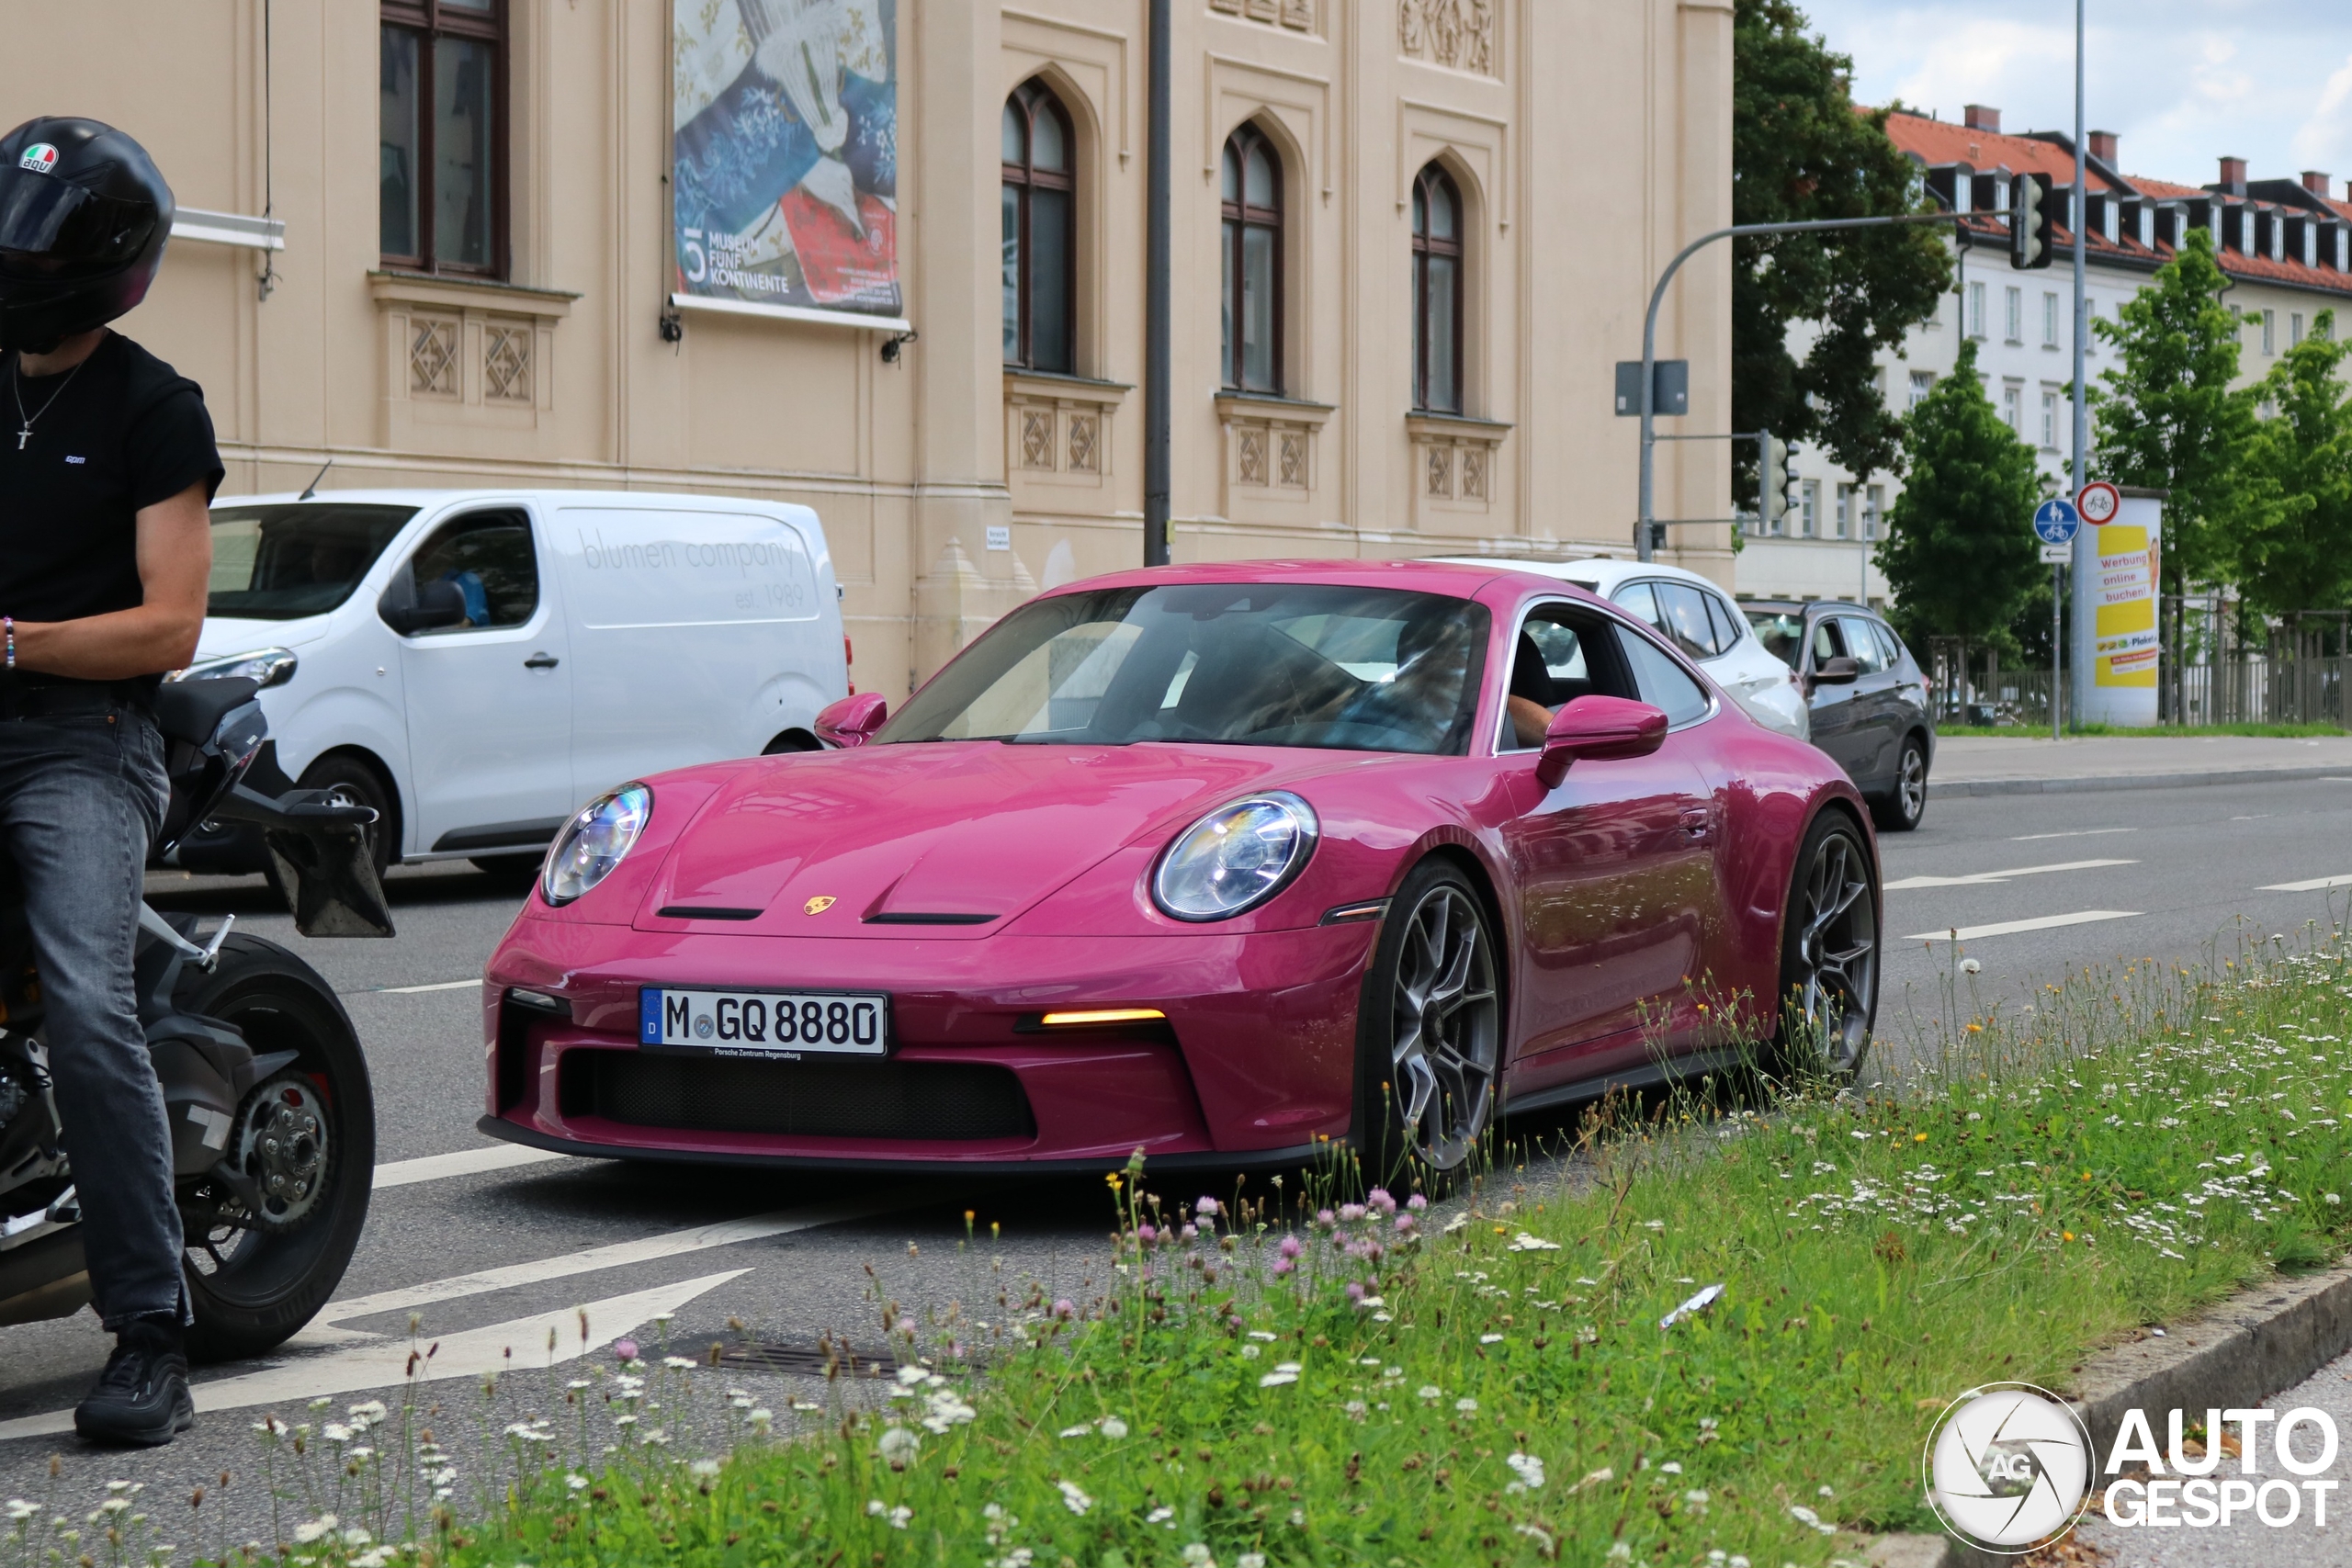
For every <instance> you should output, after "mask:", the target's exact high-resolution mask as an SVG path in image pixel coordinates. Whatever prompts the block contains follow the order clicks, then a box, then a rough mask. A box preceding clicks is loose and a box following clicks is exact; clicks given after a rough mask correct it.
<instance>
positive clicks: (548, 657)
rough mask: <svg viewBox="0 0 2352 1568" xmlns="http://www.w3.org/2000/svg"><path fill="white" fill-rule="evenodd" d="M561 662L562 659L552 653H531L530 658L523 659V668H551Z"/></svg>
mask: <svg viewBox="0 0 2352 1568" xmlns="http://www.w3.org/2000/svg"><path fill="white" fill-rule="evenodd" d="M562 662H563V660H560V659H558V658H557V657H556V656H555V655H554V654H552V653H535V654H533V655H531V657H530V658H528V659H526V660H523V668H524V669H526V670H552V669H554V668H555V667H556V666H557V665H559V664H560V663H562Z"/></svg>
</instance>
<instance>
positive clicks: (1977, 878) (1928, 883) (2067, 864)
mask: <svg viewBox="0 0 2352 1568" xmlns="http://www.w3.org/2000/svg"><path fill="white" fill-rule="evenodd" d="M2138 864H2139V862H2138V861H2136V860H2070V861H2062V862H2060V863H2058V864H2056V865H2020V866H2016V867H2013V868H2011V869H2010V870H2007V871H1980V872H1977V873H1975V874H1973V875H1969V876H1906V877H1905V878H1904V879H1903V880H1902V881H1900V882H1890V883H1888V884H1886V885H1885V886H1884V887H1883V888H1882V889H1880V891H1882V892H1885V893H1899V892H1901V891H1903V890H1904V889H1905V888H1911V887H1979V886H1990V885H1992V884H1994V883H2000V882H2007V880H2008V879H2009V878H2010V877H2012V876H2041V875H2043V874H2046V873H2049V872H2053V871H2097V870H2098V869H2099V868H2100V867H2102V866H2109V865H2138Z"/></svg>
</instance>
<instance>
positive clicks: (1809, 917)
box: [1773, 811, 1879, 1083]
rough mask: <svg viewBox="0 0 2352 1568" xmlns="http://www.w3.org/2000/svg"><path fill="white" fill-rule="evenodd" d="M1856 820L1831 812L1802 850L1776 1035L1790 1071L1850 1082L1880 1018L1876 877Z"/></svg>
mask: <svg viewBox="0 0 2352 1568" xmlns="http://www.w3.org/2000/svg"><path fill="white" fill-rule="evenodd" d="M1874 870H1875V867H1874V864H1873V862H1872V860H1871V850H1870V845H1869V843H1868V841H1867V840H1864V838H1863V837H1862V831H1861V829H1860V828H1858V827H1857V826H1855V824H1854V822H1853V821H1852V819H1851V818H1848V817H1845V816H1843V815H1842V814H1840V813H1838V812H1836V811H1825V812H1823V813H1822V814H1821V816H1820V817H1819V818H1817V819H1815V822H1814V825H1813V829H1812V830H1811V831H1810V832H1808V833H1806V834H1805V836H1804V847H1803V848H1802V849H1800V850H1799V851H1798V852H1797V863H1796V875H1795V878H1794V879H1793V880H1792V883H1791V884H1790V886H1789V903H1788V909H1787V912H1786V913H1785V914H1784V915H1783V916H1782V917H1781V990H1780V1004H1781V1005H1780V1014H1781V1016H1780V1031H1779V1035H1778V1038H1777V1040H1776V1042H1775V1050H1774V1053H1773V1054H1774V1055H1775V1056H1776V1058H1777V1062H1776V1064H1775V1065H1776V1066H1778V1067H1779V1068H1780V1070H1781V1071H1782V1072H1784V1073H1792V1074H1799V1075H1804V1076H1808V1077H1826V1078H1828V1079H1829V1080H1831V1081H1832V1082H1835V1083H1851V1082H1852V1081H1853V1080H1854V1078H1855V1077H1856V1076H1857V1075H1858V1074H1860V1072H1861V1070H1862V1058H1863V1056H1864V1055H1867V1054H1868V1053H1869V1051H1870V1047H1871V1021H1872V1020H1873V1019H1874V1018H1875V1016H1876V1015H1877V1012H1878V961H1879V921H1878V877H1877V876H1876V875H1875V874H1874Z"/></svg>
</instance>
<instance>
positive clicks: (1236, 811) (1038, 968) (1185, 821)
mask: <svg viewBox="0 0 2352 1568" xmlns="http://www.w3.org/2000/svg"><path fill="white" fill-rule="evenodd" d="M820 728H823V729H824V730H825V732H826V735H827V739H829V740H830V741H831V742H832V743H833V749H831V750H825V751H822V752H818V753H809V754H801V755H795V756H781V757H753V758H746V759H744V760H742V761H730V762H718V763H712V764H709V765H707V766H701V767H693V768H685V769H681V770H679V771H678V772H675V773H661V774H657V775H654V776H652V777H650V778H646V779H641V780H637V781H633V782H630V783H628V784H623V785H621V786H620V787H619V788H617V789H616V790H614V791H613V792H612V793H611V794H609V795H605V796H603V797H602V798H600V799H598V800H596V801H594V803H592V804H591V805H589V806H588V807H586V808H584V809H583V810H582V811H581V812H580V813H579V814H578V815H577V816H576V817H575V818H572V820H571V823H570V824H569V825H568V826H567V827H566V828H565V829H564V830H563V832H562V834H561V835H560V837H559V839H558V840H557V841H556V843H555V845H554V847H553V848H552V850H551V851H550V852H549V853H548V860H547V863H546V866H545V869H544V871H543V873H542V874H541V878H540V882H539V885H538V886H537V888H536V889H535V891H534V892H533V894H532V895H531V897H530V898H529V900H528V902H527V904H526V907H525V908H524V909H523V911H522V913H521V914H520V915H519V916H518V917H517V918H516V919H515V924H514V926H513V929H512V930H510V931H508V932H507V934H506V937H505V939H504V940H503V942H501V943H500V945H499V947H498V950H497V952H496V953H495V955H494V956H493V957H492V960H491V962H490V964H489V967H488V971H487V977H486V978H487V983H486V985H485V987H484V990H483V997H484V1009H485V1025H486V1033H487V1040H488V1053H489V1074H488V1076H489V1106H488V1114H487V1115H486V1116H484V1117H483V1119H482V1122H481V1127H482V1129H483V1131H485V1132H488V1133H491V1134H495V1135H497V1136H499V1137H503V1138H508V1139H512V1140H514V1141H515V1142H517V1143H523V1144H528V1145H536V1146H537V1147H541V1148H547V1149H554V1150H560V1151H564V1152H567V1153H572V1154H582V1155H603V1156H628V1157H631V1158H640V1159H642V1158H656V1159H659V1158H669V1159H680V1160H694V1161H705V1162H737V1163H757V1164H786V1165H809V1164H829V1165H863V1166H868V1167H889V1168H932V1169H941V1168H973V1167H985V1166H1004V1167H1015V1168H1026V1169H1040V1168H1048V1169H1050V1168H1106V1167H1110V1166H1115V1165H1117V1164H1120V1163H1122V1162H1124V1161H1125V1159H1126V1158H1127V1157H1128V1156H1129V1155H1130V1154H1131V1153H1132V1152H1133V1151H1135V1150H1136V1149H1141V1150H1143V1151H1144V1152H1145V1153H1146V1155H1147V1156H1148V1157H1149V1158H1150V1159H1151V1161H1152V1162H1153V1165H1154V1167H1155V1168H1159V1167H1161V1166H1168V1165H1178V1166H1182V1165H1186V1164H1193V1165H1202V1166H1214V1167H1217V1168H1238V1167H1244V1166H1268V1165H1280V1164H1287V1163H1293V1162H1297V1161H1300V1160H1302V1159H1306V1158H1308V1157H1311V1156H1313V1155H1314V1154H1315V1152H1316V1150H1317V1147H1318V1145H1321V1144H1322V1143H1323V1142H1324V1141H1325V1140H1349V1139H1352V1140H1353V1141H1354V1142H1355V1143H1356V1144H1357V1145H1359V1146H1360V1147H1363V1148H1364V1149H1366V1150H1367V1151H1370V1152H1374V1153H1375V1154H1377V1155H1379V1156H1382V1157H1384V1158H1385V1157H1387V1156H1392V1155H1402V1156H1407V1157H1409V1158H1411V1159H1413V1160H1415V1161H1416V1162H1418V1163H1419V1166H1420V1167H1421V1168H1422V1169H1423V1172H1424V1174H1425V1175H1426V1176H1427V1177H1428V1178H1429V1179H1430V1180H1432V1181H1442V1179H1443V1178H1444V1176H1445V1174H1446V1173H1447V1172H1450V1171H1453V1170H1455V1169H1458V1168H1461V1167H1462V1166H1463V1165H1464V1162H1465V1161H1467V1160H1468V1159H1469V1158H1470V1157H1471V1155H1472V1151H1473V1148H1474V1146H1475V1145H1476V1142H1477V1141H1478V1139H1479V1138H1480V1137H1481V1136H1482V1134H1485V1133H1486V1131H1487V1128H1488V1127H1489V1126H1490V1125H1491V1123H1492V1122H1493V1119H1494V1117H1495V1115H1496V1114H1497V1111H1498V1108H1502V1107H1505V1106H1508V1107H1509V1108H1510V1109H1511V1110H1514V1111H1516V1110H1521V1109H1525V1108H1528V1107H1532V1106H1537V1105H1542V1104H1545V1103H1552V1102H1557V1101H1561V1100H1571V1099H1577V1098H1583V1097H1589V1096H1593V1095H1596V1094H1599V1093H1600V1092H1601V1091H1602V1090H1603V1089H1606V1088H1607V1087H1609V1086H1611V1085H1632V1084H1638V1083H1643V1082H1649V1081H1656V1080H1657V1079H1658V1078H1659V1077H1663V1076H1666V1075H1669V1074H1673V1073H1677V1072H1687V1071H1692V1070H1698V1069H1700V1068H1702V1067H1703V1066H1706V1065H1708V1064H1710V1063H1712V1062H1713V1060H1715V1058H1716V1055H1717V1054H1719V1053H1720V1052H1721V1051H1722V1050H1723V1049H1724V1042H1725V1040H1726V1038H1727V1034H1728V1033H1744V1034H1745V1035H1746V1036H1747V1038H1750V1039H1754V1040H1760V1041H1765V1042H1768V1043H1770V1042H1771V1041H1773V1040H1775V1039H1778V1040H1779V1041H1780V1043H1781V1044H1780V1049H1781V1051H1782V1053H1783V1054H1786V1053H1787V1052H1790V1051H1792V1050H1794V1049H1797V1048H1798V1046H1797V1042H1798V1041H1799V1039H1800V1037H1801V1038H1802V1041H1803V1047H1802V1048H1803V1049H1804V1051H1805V1052H1807V1053H1808V1054H1809V1055H1810V1057H1811V1065H1812V1066H1814V1067H1816V1068H1818V1069H1820V1070H1825V1071H1827V1072H1830V1073H1833V1074H1848V1075H1850V1074H1851V1073H1852V1072H1853V1071H1854V1069H1855V1068H1856V1067H1857V1066H1859V1065H1860V1059H1861V1055H1862V1053H1863V1051H1864V1050H1865V1049H1866V1047H1867V1044H1868V1042H1869V1037H1870V1028H1871V1016H1872V1012H1873V1010H1874V1009H1875V1007H1876V1003H1877V991H1878V960H1879V941H1880V939H1879V892H1878V870H1877V866H1878V861H1877V853H1876V849H1875V844H1874V840H1872V838H1871V830H1870V829H1869V827H1868V825H1867V824H1868V821H1869V816H1868V812H1867V810H1866V808H1865V807H1864V805H1863V803H1862V801H1861V800H1860V797H1859V796H1858V795H1856V793H1855V791H1854V788H1853V786H1852V785H1851V784H1849V782H1848V781H1847V779H1846V776H1845V774H1844V773H1842V772H1841V771H1840V770H1839V768H1838V765H1837V764H1836V763H1835V762H1833V761H1830V760H1829V759H1828V758H1827V757H1826V756H1825V755H1824V754H1823V753H1821V752H1820V751H1818V750H1815V749H1814V748H1813V747H1811V746H1808V745H1806V744H1805V743H1804V742H1803V741H1799V740H1794V739H1790V738H1788V737H1786V736H1781V735H1778V734H1775V733H1773V732H1771V731H1770V730H1768V729H1765V728H1763V727H1761V726H1760V725H1758V724H1757V723H1756V722H1755V721H1754V720H1752V719H1750V718H1749V717H1748V716H1747V715H1746V714H1745V713H1744V712H1743V711H1742V710H1741V709H1740V708H1739V707H1738V706H1737V705H1736V704H1734V703H1732V702H1729V701H1727V700H1725V699H1724V696H1723V695H1722V694H1720V693H1719V692H1717V691H1716V690H1715V689H1714V688H1713V686H1712V685H1711V684H1710V683H1709V682H1708V680H1707V678H1706V676H1705V675H1704V674H1702V672H1700V671H1698V670H1697V669H1696V668H1694V667H1693V666H1691V664H1690V663H1688V662H1687V661H1686V660H1684V659H1683V658H1682V657H1681V656H1680V655H1679V653H1677V652H1676V651H1675V650H1674V649H1672V648H1670V647H1668V645H1667V644H1666V643H1665V642H1663V641H1662V640H1661V639H1660V638H1659V637H1657V635H1656V634H1655V633H1654V632H1653V631H1652V630H1651V629H1650V628H1649V627H1647V626H1644V625H1642V624H1640V623H1638V622H1636V621H1634V619H1632V618H1631V617H1629V616H1627V615H1624V614H1623V613H1622V612H1620V611H1619V610H1618V609H1617V608H1616V607H1615V606H1613V605H1611V604H1607V603H1605V602H1603V601H1601V600H1599V599H1597V598H1595V597H1594V596H1593V595H1591V594H1589V593H1587V592H1584V591H1583V590H1581V589H1578V588H1576V587H1573V586H1571V585H1568V584H1566V583H1563V582H1559V581H1553V580H1550V579H1546V578H1539V577H1533V576H1529V575H1522V574H1520V573H1515V572H1510V571H1498V570H1489V569H1482V568H1478V567H1474V566H1462V565H1439V564H1430V563H1397V564H1379V563H1362V562H1299V561H1256V562H1247V563H1240V564H1234V565H1223V566H1194V567H1183V568H1173V569H1161V570H1145V571H1134V572H1126V573H1121V574H1118V575H1115V576H1110V577H1103V578H1096V579H1093V580H1091V581H1084V582H1078V583H1073V584H1070V585H1069V586H1068V587H1065V588H1060V589H1057V590H1055V591H1053V592H1048V593H1046V594H1042V595H1040V596H1039V597H1037V598H1036V599H1034V600H1032V601H1030V602H1029V603H1028V604H1024V605H1023V606H1022V607H1021V608H1020V609H1018V610H1015V611H1014V612H1013V613H1012V614H1011V615H1007V616H1006V617H1005V618H1004V619H1003V620H1001V621H1000V622H999V623H997V625H996V626H993V627H992V628H990V629H989V631H988V632H987V633H986V634H985V635H984V636H982V637H979V638H978V640H976V641H975V642H974V643H973V644H972V645H971V646H970V647H969V648H967V649H965V650H964V651H963V653H961V654H960V655H958V656H957V657H956V659H955V660H952V661H951V662H950V663H949V664H948V665H947V666H946V667H945V668H944V669H943V670H941V671H939V673H938V674H937V675H935V676H934V677H933V679H932V680H931V681H930V682H928V683H926V684H925V685H924V686H923V687H922V689H921V690H920V691H918V692H916V693H915V694H914V695H913V696H912V697H911V698H910V699H909V700H908V702H907V703H906V705H905V706H904V707H902V708H901V709H899V711H898V712H897V713H895V714H886V712H885V708H884V705H883V703H882V700H881V699H880V698H879V697H878V696H874V695H866V696H860V697H852V698H850V699H848V700H847V701H845V702H843V703H841V704H837V705H835V706H834V708H832V709H831V710H828V714H827V716H826V718H825V719H824V720H823V721H822V724H821V726H820ZM1702 1004H1707V1006H1706V1007H1705V1008H1703V1009H1702ZM1727 1012H1728V1013H1729V1015H1730V1016H1728V1017H1726V1013H1727ZM1806 1020H1810V1021H1811V1022H1810V1025H1809V1026H1806V1027H1803V1028H1800V1027H1798V1025H1799V1024H1802V1023H1804V1021H1806Z"/></svg>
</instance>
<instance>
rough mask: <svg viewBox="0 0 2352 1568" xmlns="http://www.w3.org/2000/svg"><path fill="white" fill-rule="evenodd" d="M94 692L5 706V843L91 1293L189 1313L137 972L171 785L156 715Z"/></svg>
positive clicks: (0, 800) (0, 818)
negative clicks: (67, 709)
mask: <svg viewBox="0 0 2352 1568" xmlns="http://www.w3.org/2000/svg"><path fill="white" fill-rule="evenodd" d="M77 695H78V694H77ZM88 699H89V700H88V702H87V705H86V706H87V711H82V712H74V713H71V714H49V715H44V716H38V717H24V718H5V717H0V852H6V855H7V856H8V858H9V859H10V860H11V861H13V862H14V863H15V864H16V868H17V875H18V877H19V878H20V879H21V881H22V883H23V886H24V900H25V915H26V919H27V920H28V923H29V925H30V926H31V928H32V939H33V953H34V959H35V962H36V963H37V964H39V965H40V985H41V996H42V999H43V1004H44V1008H43V1010H44V1013H45V1015H46V1019H47V1022H46V1025H45V1027H44V1030H43V1032H44V1033H45V1034H46V1035H47V1036H48V1045H49V1070H50V1077H51V1080H52V1082H53V1083H54V1084H55V1086H56V1093H57V1111H58V1115H59V1117H60V1119H61V1120H62V1122H64V1124H65V1147H66V1152H67V1154H68V1156H70V1157H71V1159H72V1161H73V1166H74V1186H75V1189H76V1190H77V1191H78V1193H79V1195H80V1198H81V1201H82V1217H83V1220H84V1222H85V1223H84V1224H83V1225H82V1249H83V1256H84V1257H85V1259H86V1260H87V1263H88V1266H89V1270H90V1289H91V1295H92V1297H93V1299H94V1301H95V1303H96V1307H97V1311H98V1315H99V1317H100V1318H101V1319H103V1320H104V1322H105V1323H106V1325H107V1327H108V1328H119V1327H120V1326H121V1325H123V1324H124V1323H125V1322H127V1321H129V1320H130V1319H131V1318H133V1317H138V1316H140V1315H141V1314H146V1313H155V1312H171V1313H184V1312H185V1310H186V1303H185V1301H184V1299H183V1295H184V1293H183V1292H182V1289H181V1285H180V1268H181V1254H182V1245H183V1244H182V1240H181V1235H180V1215H179V1207H178V1205H177V1203H176V1202H175V1201H174V1199H173V1195H172V1139H171V1130H170V1127H169V1125H168V1124H167V1123H166V1122H165V1120H164V1090H163V1086H162V1085H161V1084H159V1083H158V1082H157V1081H156V1078H155V1068H154V1065H153V1062H152V1061H151V1060H150V1058H149V1056H148V1054H147V1035H146V1031H145V1030H144V1029H143V1028H142V1027H141V1024H140V1021H139V1004H138V998H137V995H136V994H135V990H134V987H133V986H132V983H131V955H132V952H133V950H134V948H135V946H136V944H137V942H138V937H139V908H140V904H141V900H142V899H143V898H144V897H145V882H146V867H147V848H148V844H149V843H150V841H151V840H153V838H154V836H155V831H156V829H157V828H158V827H160V826H161V824H162V821H163V813H164V805H165V802H166V800H167V798H168V796H169V794H170V785H169V784H168V782H167V781H166V779H165V777H164V742H163V739H162V738H161V737H160V736H158V735H157V734H156V732H155V724H154V720H153V719H152V718H150V717H149V716H147V714H146V713H145V712H144V711H143V710H141V709H140V708H138V707H134V706H129V705H120V704H116V703H112V702H110V701H109V700H108V699H107V694H105V692H104V691H103V690H102V689H101V690H93V691H92V692H91V693H89V694H88Z"/></svg>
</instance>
